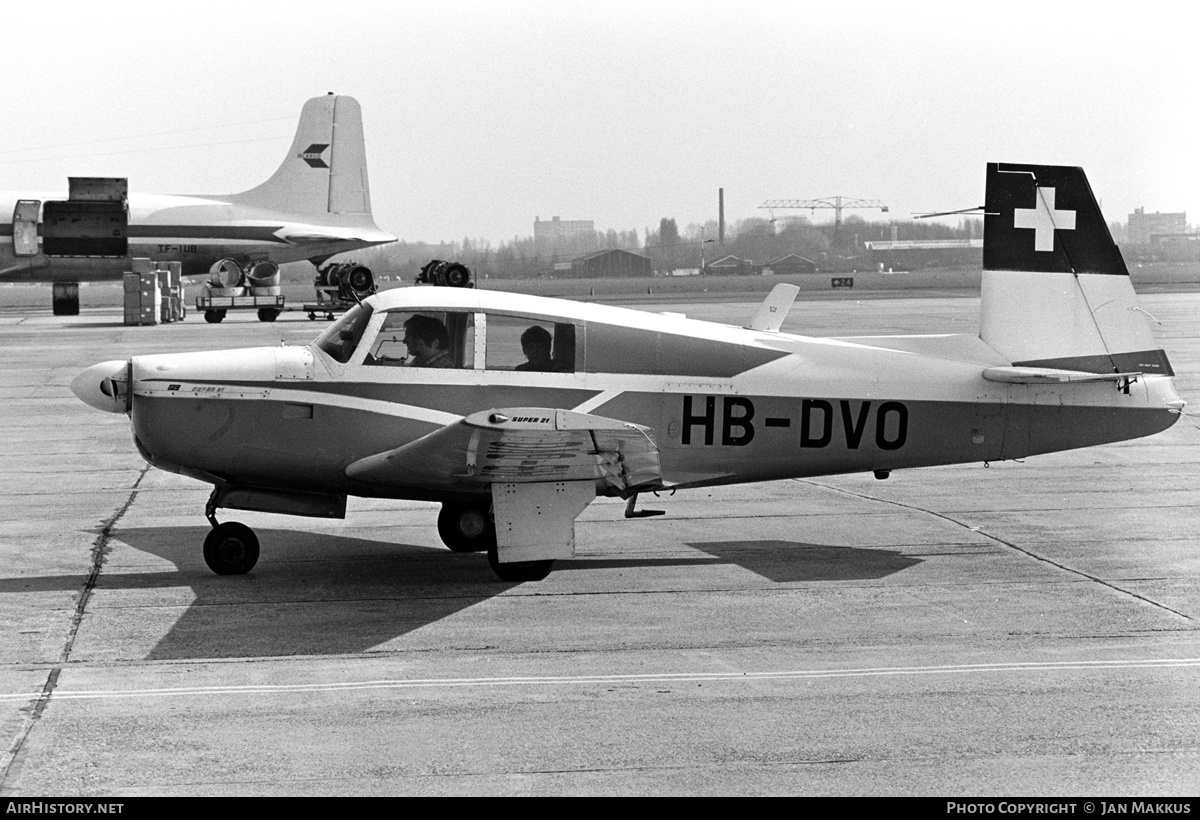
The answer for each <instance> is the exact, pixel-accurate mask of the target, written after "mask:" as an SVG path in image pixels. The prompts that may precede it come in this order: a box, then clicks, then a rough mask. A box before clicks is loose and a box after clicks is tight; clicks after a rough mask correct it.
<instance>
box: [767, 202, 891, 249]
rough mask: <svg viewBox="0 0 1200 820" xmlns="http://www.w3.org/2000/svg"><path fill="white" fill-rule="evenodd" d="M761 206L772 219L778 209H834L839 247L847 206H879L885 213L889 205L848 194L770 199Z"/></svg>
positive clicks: (835, 236) (836, 237)
mask: <svg viewBox="0 0 1200 820" xmlns="http://www.w3.org/2000/svg"><path fill="white" fill-rule="evenodd" d="M758 207H759V208H767V209H769V210H770V211H771V212H772V213H771V221H772V222H774V221H775V214H774V212H775V211H776V210H784V209H807V210H810V211H815V210H816V209H817V208H832V209H833V245H834V247H837V243H838V236H839V235H840V234H841V231H842V211H843V210H844V209H846V208H878V209H879V210H880V211H882V212H883V213H885V214H886V213H887V212H888V206H887V205H884V204H883V203H882V202H880V201H879V200H878V199H852V198H850V197H846V196H827V197H823V198H822V199H768V200H767V201H766V202H764V203H763V204H762V205H759V206H758Z"/></svg>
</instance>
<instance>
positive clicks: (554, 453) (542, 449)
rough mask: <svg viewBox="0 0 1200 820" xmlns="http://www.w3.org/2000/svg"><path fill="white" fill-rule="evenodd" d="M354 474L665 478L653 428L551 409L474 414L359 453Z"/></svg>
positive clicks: (632, 486)
mask: <svg viewBox="0 0 1200 820" xmlns="http://www.w3.org/2000/svg"><path fill="white" fill-rule="evenodd" d="M346 475H347V476H349V477H350V478H353V479H356V480H359V481H366V482H370V483H374V484H393V485H409V486H411V485H420V486H431V485H432V486H441V487H446V486H454V485H460V486H465V487H479V486H482V485H490V484H495V483H512V484H519V483H544V482H553V481H585V480H596V481H604V482H606V483H608V484H609V486H611V487H612V488H614V489H615V490H617V492H618V494H620V495H628V494H630V493H632V492H634V491H635V490H636V489H641V488H650V487H658V486H660V485H661V483H662V468H661V466H660V464H659V457H658V446H657V444H656V443H655V441H654V438H653V431H652V430H651V429H650V428H648V427H643V426H641V425H638V424H630V423H628V422H623V421H618V420H616V419H610V418H606V417H603V416H594V415H589V414H587V413H576V412H573V411H570V410H557V409H553V408H544V407H519V408H510V409H503V410H485V411H482V412H479V413H473V414H471V415H469V416H466V417H465V418H463V419H462V420H460V421H457V422H454V423H451V424H448V425H446V426H445V427H442V428H441V429H439V430H435V431H434V432H432V433H430V434H429V435H427V436H424V437H423V438H420V439H417V440H416V441H413V442H410V443H409V444H406V445H404V446H403V447H397V448H396V449H395V450H388V451H386V452H382V453H377V454H375V455H372V456H368V457H366V458H363V459H359V460H358V461H355V462H354V463H352V464H350V465H349V466H348V467H347V468H346Z"/></svg>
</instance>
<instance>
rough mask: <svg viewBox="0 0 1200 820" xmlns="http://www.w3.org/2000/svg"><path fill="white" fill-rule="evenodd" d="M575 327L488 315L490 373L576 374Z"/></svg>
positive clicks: (487, 364) (487, 357) (562, 323)
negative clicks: (498, 371)
mask: <svg viewBox="0 0 1200 820" xmlns="http://www.w3.org/2000/svg"><path fill="white" fill-rule="evenodd" d="M575 357H576V347H575V325H573V324H570V323H567V322H553V321H549V320H546V319H535V318H529V317H522V316H502V315H497V314H491V313H489V314H488V316H487V356H486V362H485V367H486V368H487V369H488V370H520V371H525V372H531V371H532V372H543V373H574V372H575V370H576V366H575V363H576V358H575Z"/></svg>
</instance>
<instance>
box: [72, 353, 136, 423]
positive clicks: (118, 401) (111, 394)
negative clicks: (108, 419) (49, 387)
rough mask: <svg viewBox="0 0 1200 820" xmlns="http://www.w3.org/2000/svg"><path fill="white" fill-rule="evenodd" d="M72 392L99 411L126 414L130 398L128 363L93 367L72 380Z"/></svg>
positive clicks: (120, 362) (122, 362)
mask: <svg viewBox="0 0 1200 820" xmlns="http://www.w3.org/2000/svg"><path fill="white" fill-rule="evenodd" d="M71 392H72V393H74V394H75V395H76V396H78V397H79V400H80V401H82V402H83V403H84V404H87V405H90V406H92V407H95V408H96V409H97V410H104V411H106V412H109V413H124V412H126V411H127V410H128V406H127V402H128V397H129V373H128V370H127V363H126V362H125V361H123V360H118V361H111V362H101V363H100V364H94V365H92V366H91V367H89V368H88V369H87V370H85V371H83V372H82V373H80V374H79V375H78V376H76V377H75V378H74V380H72V382H71Z"/></svg>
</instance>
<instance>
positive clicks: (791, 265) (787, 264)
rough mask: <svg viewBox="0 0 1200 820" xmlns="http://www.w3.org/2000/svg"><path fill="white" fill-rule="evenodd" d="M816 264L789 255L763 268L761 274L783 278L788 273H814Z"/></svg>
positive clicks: (801, 257) (794, 255) (797, 256)
mask: <svg viewBox="0 0 1200 820" xmlns="http://www.w3.org/2000/svg"><path fill="white" fill-rule="evenodd" d="M816 272H817V263H816V262H814V261H812V260H811V259H805V258H804V257H803V256H800V255H798V254H794V253H789V254H788V255H787V256H781V257H779V258H778V259H776V260H775V261H774V262H768V263H767V264H766V265H764V266H763V273H765V274H774V275H776V276H783V275H785V274H789V273H816Z"/></svg>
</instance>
